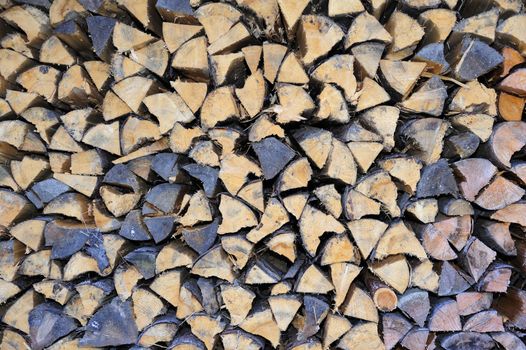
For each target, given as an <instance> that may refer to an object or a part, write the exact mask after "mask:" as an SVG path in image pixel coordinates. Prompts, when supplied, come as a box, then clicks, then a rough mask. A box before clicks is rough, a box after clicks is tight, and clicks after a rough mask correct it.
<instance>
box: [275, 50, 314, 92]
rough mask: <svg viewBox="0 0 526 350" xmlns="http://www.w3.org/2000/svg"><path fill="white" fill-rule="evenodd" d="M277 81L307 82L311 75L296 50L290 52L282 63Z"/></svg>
mask: <svg viewBox="0 0 526 350" xmlns="http://www.w3.org/2000/svg"><path fill="white" fill-rule="evenodd" d="M277 81H278V82H280V83H290V84H300V85H302V84H307V83H308V82H309V77H308V76H307V74H306V73H305V70H304V68H303V65H302V64H301V62H300V60H299V59H298V58H297V57H296V55H295V54H294V52H290V53H289V54H288V55H287V57H285V59H284V60H283V62H282V63H281V66H280V68H279V74H278V77H277Z"/></svg>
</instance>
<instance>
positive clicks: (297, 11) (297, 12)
mask: <svg viewBox="0 0 526 350" xmlns="http://www.w3.org/2000/svg"><path fill="white" fill-rule="evenodd" d="M278 5H279V9H280V11H281V15H282V17H283V22H284V24H285V29H286V30H287V36H288V38H289V39H293V38H294V36H295V35H296V28H297V25H298V21H299V19H300V17H301V15H302V14H303V12H304V11H305V8H306V7H307V6H308V5H309V2H308V1H307V0H300V1H290V0H278Z"/></svg>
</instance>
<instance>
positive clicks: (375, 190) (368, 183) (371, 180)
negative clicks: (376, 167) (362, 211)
mask: <svg viewBox="0 0 526 350" xmlns="http://www.w3.org/2000/svg"><path fill="white" fill-rule="evenodd" d="M355 189H356V190H357V191H358V192H360V193H362V194H363V195H365V196H367V197H369V198H371V199H374V200H377V201H379V202H380V203H381V204H382V205H383V206H384V207H385V209H386V210H387V211H388V212H389V214H390V215H391V216H393V217H398V216H400V208H399V207H398V205H397V203H396V198H397V196H398V193H397V189H396V185H395V184H394V182H393V181H392V180H391V177H390V176H389V174H388V173H387V172H385V171H378V172H375V173H372V174H369V175H367V176H366V177H365V178H363V179H361V180H360V182H359V183H358V184H357V185H356V187H355Z"/></svg>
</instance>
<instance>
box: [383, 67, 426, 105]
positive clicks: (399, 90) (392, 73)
mask: <svg viewBox="0 0 526 350" xmlns="http://www.w3.org/2000/svg"><path fill="white" fill-rule="evenodd" d="M425 68H426V64H425V63H423V62H409V61H391V60H381V61H380V71H381V72H382V75H383V78H384V79H385V81H386V83H387V84H388V86H389V88H390V89H392V90H393V91H394V93H395V94H396V95H397V96H399V97H402V98H405V97H407V96H408V95H409V93H411V90H412V89H413V87H414V86H415V84H416V82H417V81H418V78H420V75H421V74H422V72H423V71H424V69H425ZM402 77H403V78H402Z"/></svg>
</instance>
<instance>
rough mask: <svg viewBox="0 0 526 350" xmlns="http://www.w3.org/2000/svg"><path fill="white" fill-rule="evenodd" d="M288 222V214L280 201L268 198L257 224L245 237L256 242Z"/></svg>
mask: <svg viewBox="0 0 526 350" xmlns="http://www.w3.org/2000/svg"><path fill="white" fill-rule="evenodd" d="M288 222H289V216H288V213H287V210H286V209H285V207H284V206H283V204H282V203H281V201H280V200H279V199H278V198H275V197H274V198H270V199H269V200H268V201H267V205H266V207H265V211H264V212H263V215H262V216H261V220H260V222H259V224H258V225H257V227H255V228H253V229H252V230H250V232H249V233H247V236H246V237H247V239H248V240H249V241H251V242H253V243H257V242H259V241H260V240H261V239H263V238H264V237H266V236H268V235H269V234H271V233H273V232H276V231H277V230H278V229H279V228H281V227H282V226H283V225H285V224H286V223H288Z"/></svg>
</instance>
